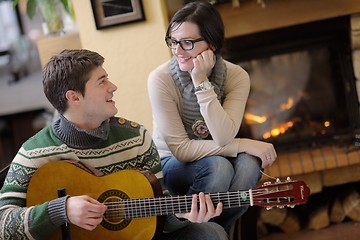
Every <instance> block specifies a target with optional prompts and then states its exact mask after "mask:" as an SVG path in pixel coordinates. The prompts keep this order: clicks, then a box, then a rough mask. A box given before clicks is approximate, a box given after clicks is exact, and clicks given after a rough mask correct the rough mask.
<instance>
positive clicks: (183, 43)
mask: <svg viewBox="0 0 360 240" xmlns="http://www.w3.org/2000/svg"><path fill="white" fill-rule="evenodd" d="M201 41H204V38H202V37H201V38H198V39H195V40H187V39H184V40H180V41H178V40H175V39H173V38H171V37H166V38H165V42H166V45H167V46H168V47H169V48H171V49H176V46H177V45H178V44H179V45H180V47H181V48H182V49H183V50H185V51H189V50H192V49H193V48H194V43H196V42H201Z"/></svg>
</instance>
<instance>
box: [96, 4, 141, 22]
mask: <svg viewBox="0 0 360 240" xmlns="http://www.w3.org/2000/svg"><path fill="white" fill-rule="evenodd" d="M91 6H92V10H93V13H94V18H95V24H96V29H103V28H109V27H113V26H116V25H121V24H127V23H132V22H138V21H144V20H145V14H144V9H143V5H142V0H91Z"/></svg>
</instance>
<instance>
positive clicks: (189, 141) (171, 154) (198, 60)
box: [0, 2, 276, 240]
mask: <svg viewBox="0 0 360 240" xmlns="http://www.w3.org/2000/svg"><path fill="white" fill-rule="evenodd" d="M165 40H166V44H167V46H168V47H170V48H171V50H172V52H173V55H174V56H173V58H172V59H171V60H170V61H168V62H166V63H164V64H163V65H161V66H159V67H158V68H157V69H155V70H154V71H153V72H152V73H151V74H150V76H149V80H148V89H149V97H150V101H151V105H152V110H153V114H154V119H155V122H156V128H155V129H154V134H153V137H151V136H150V134H149V132H148V131H147V130H146V129H145V128H144V127H143V126H141V125H139V124H136V123H134V122H131V121H129V120H126V119H123V118H119V117H115V115H116V114H117V108H116V107H115V102H114V101H113V100H112V98H113V94H114V92H115V91H116V89H117V87H116V86H115V85H114V84H113V83H112V82H111V81H110V79H109V77H108V74H107V72H106V70H105V69H104V68H103V62H104V58H103V57H102V56H101V55H99V54H98V53H95V52H92V51H89V50H64V51H63V52H61V53H60V54H58V55H56V56H54V57H52V58H51V59H50V61H49V62H48V63H47V65H46V66H45V67H44V71H43V86H44V92H45V95H46V97H47V98H48V100H49V101H50V102H51V104H52V105H53V106H54V108H55V109H56V110H57V111H58V112H59V113H60V117H59V118H58V119H57V120H56V121H54V122H53V123H52V124H51V125H50V126H48V127H45V128H44V129H42V130H41V131H40V132H39V133H37V134H36V135H34V136H33V137H32V138H30V139H29V140H27V141H26V142H25V143H24V144H23V145H22V147H21V148H20V149H19V151H18V153H17V155H16V156H15V158H14V159H13V161H12V163H11V167H10V170H9V172H8V175H7V177H6V179H5V183H4V185H3V187H2V189H1V195H0V222H1V228H0V239H43V238H46V237H48V236H49V235H51V234H52V233H53V232H54V231H55V230H56V229H58V228H59V227H60V226H62V225H63V224H66V223H71V224H73V225H76V226H78V227H80V228H83V229H86V230H89V231H92V230H94V229H95V228H96V227H100V226H98V225H99V224H100V223H101V222H102V221H103V216H104V213H105V212H106V210H107V206H106V205H105V204H104V203H102V202H100V201H98V200H97V199H93V198H91V197H89V196H87V195H80V196H72V195H70V196H69V195H68V196H63V197H59V198H56V199H52V200H50V201H47V202H44V203H42V204H39V205H35V206H27V205H26V200H27V194H26V193H27V189H28V185H29V182H30V181H31V179H32V177H33V175H34V173H35V172H36V171H37V170H38V169H39V168H40V167H42V166H43V165H44V164H46V163H48V162H53V161H62V160H65V159H71V160H77V161H80V162H82V163H83V164H85V165H87V166H90V167H92V168H95V169H96V170H98V171H100V172H101V173H102V174H104V175H106V174H111V173H114V172H117V171H120V170H123V169H130V168H143V169H147V170H150V171H151V172H152V173H154V174H155V176H156V177H157V178H158V179H159V180H162V177H163V175H164V179H163V180H164V185H165V186H164V187H165V188H166V189H168V190H169V192H170V194H171V195H192V204H191V209H189V210H188V212H187V213H177V214H170V215H168V216H167V217H166V221H165V225H164V230H163V231H162V232H161V233H159V234H158V235H157V239H192V240H194V239H228V234H227V230H228V228H229V226H230V225H231V224H232V223H233V222H234V221H235V220H236V219H237V218H239V217H240V216H241V215H242V214H243V213H244V212H245V211H246V209H247V208H246V207H240V208H232V209H223V205H222V204H221V203H219V204H217V205H216V206H214V204H213V203H212V201H211V198H210V197H209V195H208V194H204V193H211V192H226V191H232V190H234V191H237V190H247V189H250V188H254V187H255V185H256V183H257V181H258V180H259V178H260V176H261V173H260V169H261V168H264V167H266V166H268V165H271V164H272V162H273V161H274V160H275V159H276V152H275V150H274V148H273V146H272V145H271V144H268V143H265V142H260V141H254V140H250V139H239V138H235V136H236V134H237V132H238V130H239V127H240V124H241V121H242V116H243V113H244V108H245V103H246V100H247V97H248V93H249V87H250V83H249V77H248V75H247V73H246V72H245V71H244V70H243V69H242V68H241V67H239V66H237V65H234V64H231V63H230V62H228V61H225V60H224V59H222V58H221V56H220V50H221V48H222V45H223V41H224V26H223V23H222V20H221V17H220V15H219V13H218V12H217V11H216V9H215V8H214V7H213V6H212V5H211V4H209V3H206V2H193V3H189V4H187V5H185V6H184V7H183V8H182V9H180V10H179V11H178V12H177V13H176V14H175V15H174V17H173V18H172V20H171V21H170V24H169V27H168V30H167V32H166V37H165ZM74 177H76V176H74ZM49 180H51V179H44V181H49ZM39 194H42V193H39Z"/></svg>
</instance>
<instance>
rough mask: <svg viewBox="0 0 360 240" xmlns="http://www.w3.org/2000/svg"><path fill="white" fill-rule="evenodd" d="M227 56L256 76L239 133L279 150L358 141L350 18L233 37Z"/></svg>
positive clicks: (357, 111)
mask: <svg viewBox="0 0 360 240" xmlns="http://www.w3.org/2000/svg"><path fill="white" fill-rule="evenodd" d="M223 54H224V57H225V59H228V60H229V61H231V62H233V63H236V64H239V65H241V66H242V67H243V68H244V69H245V70H247V72H248V73H249V75H250V81H251V90H250V95H249V99H248V103H247V106H246V110H245V115H244V120H243V123H242V126H241V129H240V131H239V134H238V136H239V137H249V138H252V139H258V140H263V141H268V142H271V143H273V144H274V146H275V148H276V149H277V151H278V152H281V151H288V150H291V149H297V150H298V149H308V148H314V147H318V146H326V145H334V144H348V145H354V141H355V133H356V131H357V130H358V129H359V126H360V118H359V104H358V97H357V91H356V86H355V76H354V70H353V67H352V66H353V64H352V49H351V40H350V18H349V17H348V16H344V17H337V18H331V19H327V20H322V21H316V22H311V23H306V24H301V25H295V26H291V27H286V28H280V29H275V30H270V31H264V32H258V33H254V34H250V35H245V36H238V37H233V38H229V39H227V42H226V48H225V51H224V53H223Z"/></svg>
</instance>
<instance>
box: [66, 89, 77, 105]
mask: <svg viewBox="0 0 360 240" xmlns="http://www.w3.org/2000/svg"><path fill="white" fill-rule="evenodd" d="M65 97H66V99H67V100H68V101H69V102H77V101H79V96H78V93H77V92H75V91H73V90H68V91H67V92H66V93H65Z"/></svg>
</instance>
